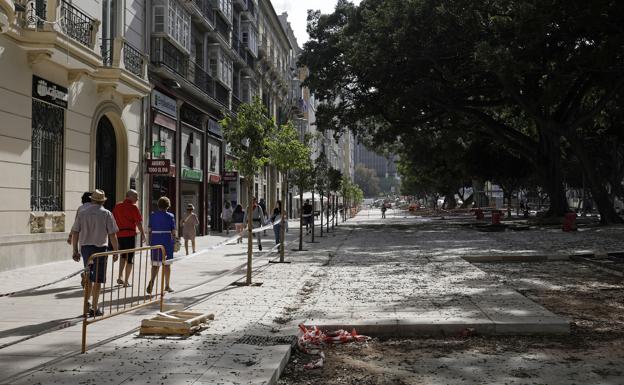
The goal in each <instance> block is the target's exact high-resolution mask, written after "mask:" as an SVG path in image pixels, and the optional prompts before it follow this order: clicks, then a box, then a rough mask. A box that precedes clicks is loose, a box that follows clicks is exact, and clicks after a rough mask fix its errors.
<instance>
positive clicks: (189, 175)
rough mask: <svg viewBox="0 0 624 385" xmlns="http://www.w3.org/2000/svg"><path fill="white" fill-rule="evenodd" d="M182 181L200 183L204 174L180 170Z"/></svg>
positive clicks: (197, 171)
mask: <svg viewBox="0 0 624 385" xmlns="http://www.w3.org/2000/svg"><path fill="white" fill-rule="evenodd" d="M182 179H184V180H191V181H193V182H201V181H203V180H204V172H203V171H202V170H195V169H192V168H182Z"/></svg>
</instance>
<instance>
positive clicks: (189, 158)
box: [182, 127, 202, 170]
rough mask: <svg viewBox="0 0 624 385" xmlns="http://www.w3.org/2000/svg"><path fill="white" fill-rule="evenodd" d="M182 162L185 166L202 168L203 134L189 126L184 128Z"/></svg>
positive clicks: (196, 168)
mask: <svg viewBox="0 0 624 385" xmlns="http://www.w3.org/2000/svg"><path fill="white" fill-rule="evenodd" d="M182 147H183V148H184V154H182V164H183V166H185V167H188V168H192V169H195V170H201V169H202V166H201V159H202V158H201V134H199V133H197V132H195V131H193V130H190V129H188V128H186V127H185V128H183V129H182Z"/></svg>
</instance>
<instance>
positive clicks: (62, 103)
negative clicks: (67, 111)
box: [32, 75, 69, 108]
mask: <svg viewBox="0 0 624 385" xmlns="http://www.w3.org/2000/svg"><path fill="white" fill-rule="evenodd" d="M32 96H33V98H36V99H39V100H43V101H44V102H48V103H50V104H54V105H56V106H59V107H62V108H67V100H68V99H69V93H68V92H67V88H65V87H61V86H59V85H58V84H54V83H52V82H50V81H47V80H45V79H42V78H40V77H39V76H35V75H33V80H32Z"/></svg>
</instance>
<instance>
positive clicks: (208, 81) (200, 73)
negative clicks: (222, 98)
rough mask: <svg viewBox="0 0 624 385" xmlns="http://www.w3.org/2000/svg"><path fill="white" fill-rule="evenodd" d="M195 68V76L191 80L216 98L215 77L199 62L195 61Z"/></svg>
mask: <svg viewBox="0 0 624 385" xmlns="http://www.w3.org/2000/svg"><path fill="white" fill-rule="evenodd" d="M193 69H194V71H193V77H192V79H189V80H191V82H192V83H193V84H195V86H196V87H197V88H199V89H200V90H202V91H203V92H204V93H205V94H206V95H208V96H210V97H211V98H214V96H215V95H214V79H213V78H212V76H210V74H209V73H208V72H206V71H205V70H204V69H203V68H202V67H201V66H200V65H198V64H197V63H193Z"/></svg>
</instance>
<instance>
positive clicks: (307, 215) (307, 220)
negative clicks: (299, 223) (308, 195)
mask: <svg viewBox="0 0 624 385" xmlns="http://www.w3.org/2000/svg"><path fill="white" fill-rule="evenodd" d="M312 211H313V207H312V205H311V204H310V200H309V199H306V201H305V203H304V204H303V224H304V225H305V228H306V234H307V233H309V232H310V227H311V226H312Z"/></svg>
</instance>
